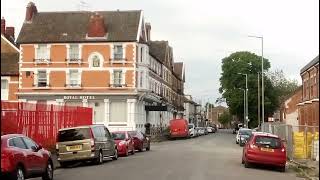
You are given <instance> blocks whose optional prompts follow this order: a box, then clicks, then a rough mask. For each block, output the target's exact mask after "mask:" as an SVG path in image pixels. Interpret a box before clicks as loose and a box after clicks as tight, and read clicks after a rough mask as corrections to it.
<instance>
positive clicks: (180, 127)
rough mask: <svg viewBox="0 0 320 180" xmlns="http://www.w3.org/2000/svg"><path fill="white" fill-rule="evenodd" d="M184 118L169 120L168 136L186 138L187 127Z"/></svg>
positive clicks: (187, 135)
mask: <svg viewBox="0 0 320 180" xmlns="http://www.w3.org/2000/svg"><path fill="white" fill-rule="evenodd" d="M188 124H189V123H188V121H187V120H185V119H172V120H170V138H188V137H189V127H188Z"/></svg>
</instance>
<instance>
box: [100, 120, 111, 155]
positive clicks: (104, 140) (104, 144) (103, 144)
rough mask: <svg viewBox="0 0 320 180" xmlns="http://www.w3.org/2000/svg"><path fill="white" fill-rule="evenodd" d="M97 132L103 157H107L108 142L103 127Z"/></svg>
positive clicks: (108, 152)
mask: <svg viewBox="0 0 320 180" xmlns="http://www.w3.org/2000/svg"><path fill="white" fill-rule="evenodd" d="M99 130H100V132H101V147H102V151H103V154H104V155H105V156H109V155H110V149H109V141H108V137H107V136H106V131H105V127H104V126H100V127H99Z"/></svg>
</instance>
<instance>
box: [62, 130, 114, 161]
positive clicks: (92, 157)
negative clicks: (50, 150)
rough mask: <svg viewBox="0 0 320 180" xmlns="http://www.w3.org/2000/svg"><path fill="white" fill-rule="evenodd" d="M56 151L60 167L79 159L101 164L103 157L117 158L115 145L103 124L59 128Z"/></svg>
mask: <svg viewBox="0 0 320 180" xmlns="http://www.w3.org/2000/svg"><path fill="white" fill-rule="evenodd" d="M56 151H57V156H58V161H59V163H60V165H61V167H65V166H68V165H69V164H71V163H74V162H79V161H93V162H95V163H96V164H102V163H103V161H104V159H105V158H111V159H113V160H117V159H118V151H117V145H116V143H115V142H114V140H113V138H112V136H111V134H110V132H109V130H108V128H107V127H105V126H104V125H89V126H78V127H71V128H64V129H60V130H59V132H58V137H57V143H56Z"/></svg>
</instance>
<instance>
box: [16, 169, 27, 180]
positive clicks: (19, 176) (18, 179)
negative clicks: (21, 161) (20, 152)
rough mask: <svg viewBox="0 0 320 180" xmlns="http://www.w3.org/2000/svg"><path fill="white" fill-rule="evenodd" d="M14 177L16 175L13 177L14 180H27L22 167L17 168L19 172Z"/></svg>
mask: <svg viewBox="0 0 320 180" xmlns="http://www.w3.org/2000/svg"><path fill="white" fill-rule="evenodd" d="M14 175H15V176H14V177H13V179H14V180H25V177H24V171H23V169H22V167H20V166H18V167H17V170H16V172H15V174H14Z"/></svg>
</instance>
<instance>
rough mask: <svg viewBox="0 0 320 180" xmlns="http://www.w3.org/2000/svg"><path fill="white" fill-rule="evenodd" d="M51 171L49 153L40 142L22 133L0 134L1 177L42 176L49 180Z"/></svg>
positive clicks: (52, 169) (25, 177)
mask: <svg viewBox="0 0 320 180" xmlns="http://www.w3.org/2000/svg"><path fill="white" fill-rule="evenodd" d="M53 171H54V168H53V163H52V158H51V153H50V152H49V151H47V150H46V149H44V148H42V146H41V145H40V144H37V143H35V142H34V141H33V140H32V139H30V138H28V137H26V136H24V135H22V134H7V135H2V136H1V177H2V178H4V179H15V180H16V179H19V180H20V179H21V180H24V179H27V178H34V177H42V179H43V180H51V179H53ZM2 178H1V179H2Z"/></svg>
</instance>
